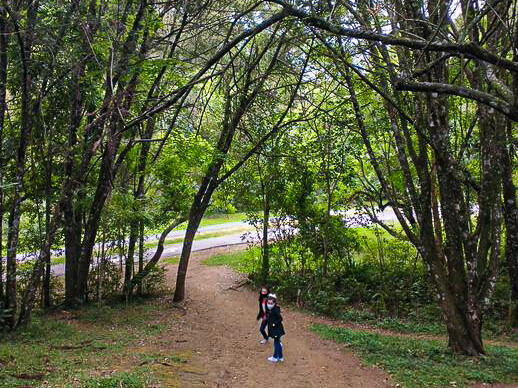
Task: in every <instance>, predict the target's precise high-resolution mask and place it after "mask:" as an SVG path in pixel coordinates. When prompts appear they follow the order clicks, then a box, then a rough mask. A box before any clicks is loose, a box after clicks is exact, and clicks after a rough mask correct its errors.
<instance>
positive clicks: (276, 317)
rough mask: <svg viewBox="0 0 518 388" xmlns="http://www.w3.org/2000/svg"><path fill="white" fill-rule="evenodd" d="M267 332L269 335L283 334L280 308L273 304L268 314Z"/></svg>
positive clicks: (279, 335)
mask: <svg viewBox="0 0 518 388" xmlns="http://www.w3.org/2000/svg"><path fill="white" fill-rule="evenodd" d="M268 334H269V335H270V337H272V338H273V337H281V336H283V335H284V334H286V333H285V332H284V326H282V316H281V309H280V308H279V306H277V305H275V306H273V308H272V309H271V310H270V313H269V314H268Z"/></svg>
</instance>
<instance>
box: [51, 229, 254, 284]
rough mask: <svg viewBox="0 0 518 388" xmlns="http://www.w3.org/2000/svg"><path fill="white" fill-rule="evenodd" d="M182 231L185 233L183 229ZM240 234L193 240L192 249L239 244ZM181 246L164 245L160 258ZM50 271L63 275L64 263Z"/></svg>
mask: <svg viewBox="0 0 518 388" xmlns="http://www.w3.org/2000/svg"><path fill="white" fill-rule="evenodd" d="M245 225H246V224H245ZM214 226H216V225H214ZM207 228H210V227H207ZM202 229H203V231H206V229H204V228H200V231H202ZM218 229H223V228H218ZM209 230H216V229H209ZM183 233H185V231H184V232H183ZM242 235H243V233H235V234H227V235H225V236H220V237H212V238H207V239H202V240H194V242H193V245H192V251H193V252H195V251H201V250H203V249H208V248H214V247H218V246H222V245H233V244H241V243H243V242H244V241H243V240H242V238H241V236H242ZM169 236H170V235H169ZM181 236H182V234H180V235H176V234H175V235H173V236H172V237H181ZM148 241H153V240H148ZM182 246H183V242H180V243H176V244H169V245H166V246H165V248H164V251H163V252H162V258H165V257H171V256H179V255H180V253H181V252H182ZM155 251H156V249H154V248H153V249H150V250H149V251H148V253H147V257H151V256H153V254H154V253H155ZM52 273H53V274H54V275H55V276H63V274H64V273H65V265H64V264H56V265H53V266H52Z"/></svg>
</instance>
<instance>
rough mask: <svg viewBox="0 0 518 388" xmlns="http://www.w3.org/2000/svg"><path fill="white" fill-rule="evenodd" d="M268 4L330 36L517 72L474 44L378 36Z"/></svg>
mask: <svg viewBox="0 0 518 388" xmlns="http://www.w3.org/2000/svg"><path fill="white" fill-rule="evenodd" d="M268 1H269V2H270V3H275V4H278V5H280V6H282V7H283V9H284V10H285V11H286V13H287V14H289V15H291V16H294V17H296V18H298V19H300V20H302V21H303V22H304V23H305V24H307V25H311V26H313V27H317V28H319V29H321V30H325V31H328V32H330V33H332V34H336V35H342V36H347V37H349V38H356V39H365V40H368V41H373V42H381V43H385V44H387V45H391V46H403V47H408V48H411V49H418V50H428V51H436V52H444V53H452V54H455V55H461V54H464V55H465V56H468V57H470V58H473V59H478V60H480V61H484V62H488V63H491V64H493V65H495V66H498V67H500V68H504V69H507V70H510V71H513V72H518V62H513V61H510V60H508V59H505V58H501V57H499V56H498V55H495V54H493V53H492V52H490V51H487V50H485V49H483V48H482V47H480V46H478V45H477V44H475V43H465V44H461V43H449V42H444V43H439V42H428V41H426V40H420V39H409V38H401V37H395V36H392V35H387V34H380V33H377V32H373V31H365V30H360V29H354V28H345V27H342V26H339V25H336V24H333V23H331V22H329V21H327V20H324V19H321V18H318V17H315V16H311V15H309V14H307V13H306V12H304V11H302V10H300V9H296V8H294V7H293V6H291V5H290V4H288V3H287V2H285V1H283V0H268Z"/></svg>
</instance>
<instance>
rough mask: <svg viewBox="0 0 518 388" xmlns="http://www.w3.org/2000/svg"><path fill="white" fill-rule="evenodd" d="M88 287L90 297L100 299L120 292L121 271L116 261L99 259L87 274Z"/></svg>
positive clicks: (114, 295)
mask: <svg viewBox="0 0 518 388" xmlns="http://www.w3.org/2000/svg"><path fill="white" fill-rule="evenodd" d="M88 289H89V290H91V293H92V299H93V300H95V301H101V300H106V299H112V298H114V297H117V296H119V295H120V294H121V271H120V268H119V265H118V264H117V263H114V262H111V261H110V260H107V259H104V260H101V261H100V263H98V264H97V265H96V266H94V267H93V268H92V270H91V271H90V273H89V274H88Z"/></svg>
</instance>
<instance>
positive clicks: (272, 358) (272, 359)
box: [268, 356, 279, 362]
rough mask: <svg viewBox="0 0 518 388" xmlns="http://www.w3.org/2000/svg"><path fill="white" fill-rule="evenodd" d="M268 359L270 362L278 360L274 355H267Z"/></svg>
mask: <svg viewBox="0 0 518 388" xmlns="http://www.w3.org/2000/svg"><path fill="white" fill-rule="evenodd" d="M268 361H271V362H277V361H279V360H277V359H276V358H275V357H273V356H272V357H268Z"/></svg>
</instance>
